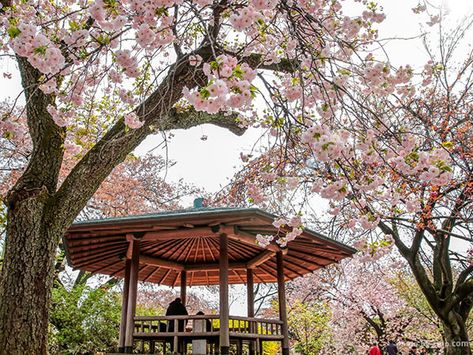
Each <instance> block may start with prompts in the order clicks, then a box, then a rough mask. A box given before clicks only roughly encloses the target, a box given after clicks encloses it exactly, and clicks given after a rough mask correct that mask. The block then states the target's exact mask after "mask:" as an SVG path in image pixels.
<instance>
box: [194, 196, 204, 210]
mask: <svg viewBox="0 0 473 355" xmlns="http://www.w3.org/2000/svg"><path fill="white" fill-rule="evenodd" d="M203 207H204V199H203V197H197V198H195V199H194V208H203Z"/></svg>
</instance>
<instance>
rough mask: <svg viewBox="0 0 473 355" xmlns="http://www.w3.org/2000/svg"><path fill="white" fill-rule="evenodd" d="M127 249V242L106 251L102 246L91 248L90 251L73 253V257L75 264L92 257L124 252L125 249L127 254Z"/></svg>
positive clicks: (103, 256) (104, 256)
mask: <svg viewBox="0 0 473 355" xmlns="http://www.w3.org/2000/svg"><path fill="white" fill-rule="evenodd" d="M126 250H127V245H126V244H123V245H121V246H117V247H114V248H111V249H108V250H106V251H102V250H101V249H100V248H95V249H91V250H90V251H89V252H88V253H85V252H81V253H79V254H71V259H72V260H74V265H75V264H81V263H82V262H84V261H89V260H91V259H96V258H99V260H100V258H106V257H109V256H111V255H120V253H123V251H124V252H125V254H126ZM125 254H124V255H125Z"/></svg>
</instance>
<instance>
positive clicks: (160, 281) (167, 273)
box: [158, 269, 172, 285]
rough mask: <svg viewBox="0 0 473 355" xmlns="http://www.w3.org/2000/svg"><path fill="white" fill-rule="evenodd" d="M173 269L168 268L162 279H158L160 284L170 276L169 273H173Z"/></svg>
mask: <svg viewBox="0 0 473 355" xmlns="http://www.w3.org/2000/svg"><path fill="white" fill-rule="evenodd" d="M171 271H172V270H171V269H169V270H167V271H166V272H165V273H164V274H163V276H162V277H161V279H160V280H159V281H158V285H161V283H162V282H163V281H164V280H165V279H166V278H167V277H168V275H169V274H170V273H171Z"/></svg>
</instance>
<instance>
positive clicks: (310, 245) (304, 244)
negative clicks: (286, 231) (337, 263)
mask: <svg viewBox="0 0 473 355" xmlns="http://www.w3.org/2000/svg"><path fill="white" fill-rule="evenodd" d="M291 244H293V245H294V246H295V247H297V246H299V247H300V248H311V249H313V248H316V249H317V250H323V251H325V252H327V253H330V254H334V253H335V254H336V255H339V254H340V251H337V250H336V249H334V248H332V247H330V246H328V245H326V244H324V245H320V244H318V243H313V242H311V241H304V240H297V239H295V240H294V243H291Z"/></svg>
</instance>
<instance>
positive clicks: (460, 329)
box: [443, 311, 471, 355]
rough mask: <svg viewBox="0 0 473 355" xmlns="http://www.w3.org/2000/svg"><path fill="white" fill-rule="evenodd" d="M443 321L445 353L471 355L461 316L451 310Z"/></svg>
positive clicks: (447, 354)
mask: <svg viewBox="0 0 473 355" xmlns="http://www.w3.org/2000/svg"><path fill="white" fill-rule="evenodd" d="M447 318H448V319H447V321H444V322H443V330H444V335H445V354H446V355H471V347H470V341H469V338H468V332H467V331H466V327H465V322H464V321H463V319H462V317H461V316H460V315H459V314H458V313H456V312H454V311H451V312H449V313H448V317H447Z"/></svg>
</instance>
